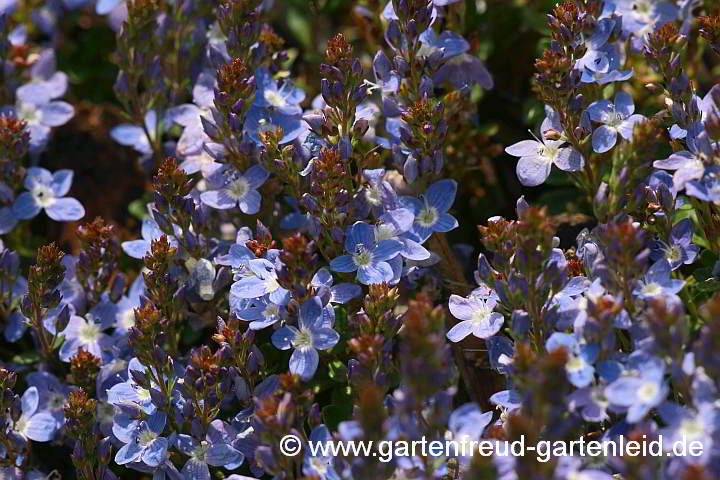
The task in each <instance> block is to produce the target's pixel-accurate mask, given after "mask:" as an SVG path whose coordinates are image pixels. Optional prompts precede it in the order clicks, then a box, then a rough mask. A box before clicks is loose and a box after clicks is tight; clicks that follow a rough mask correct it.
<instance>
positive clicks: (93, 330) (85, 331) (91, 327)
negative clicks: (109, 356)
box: [60, 315, 113, 362]
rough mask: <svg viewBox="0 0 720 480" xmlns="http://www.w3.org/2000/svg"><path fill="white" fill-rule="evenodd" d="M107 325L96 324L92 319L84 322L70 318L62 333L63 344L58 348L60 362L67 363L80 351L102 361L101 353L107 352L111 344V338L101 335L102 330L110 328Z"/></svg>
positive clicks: (77, 317)
mask: <svg viewBox="0 0 720 480" xmlns="http://www.w3.org/2000/svg"><path fill="white" fill-rule="evenodd" d="M107 323H108V322H107V321H106V322H105V323H104V324H103V323H96V322H95V321H94V320H92V319H91V320H85V319H84V318H83V317H79V316H77V315H73V316H72V317H70V322H69V323H68V325H67V327H66V328H65V330H63V331H62V335H63V336H64V337H65V342H64V343H63V344H62V347H60V360H62V361H63V362H69V361H70V357H72V356H73V355H75V354H76V353H77V352H78V350H80V349H83V350H85V351H87V352H89V353H92V354H93V355H95V356H96V357H98V358H101V359H102V358H103V356H104V355H103V352H104V351H106V350H109V349H110V347H112V344H113V341H112V338H111V337H110V336H109V335H107V334H105V333H103V330H104V329H105V328H108V327H109V326H110V325H108V324H107Z"/></svg>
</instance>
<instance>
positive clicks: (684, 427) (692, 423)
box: [680, 418, 705, 439]
mask: <svg viewBox="0 0 720 480" xmlns="http://www.w3.org/2000/svg"><path fill="white" fill-rule="evenodd" d="M680 431H681V432H682V433H683V436H684V437H685V438H688V439H698V438H702V437H703V436H705V425H703V423H702V422H701V421H700V420H698V419H697V418H686V419H685V420H683V421H682V422H681V423H680Z"/></svg>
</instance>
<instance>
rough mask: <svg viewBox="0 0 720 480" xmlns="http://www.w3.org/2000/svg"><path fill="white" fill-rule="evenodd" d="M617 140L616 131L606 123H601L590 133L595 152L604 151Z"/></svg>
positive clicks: (611, 146)
mask: <svg viewBox="0 0 720 480" xmlns="http://www.w3.org/2000/svg"><path fill="white" fill-rule="evenodd" d="M616 142H617V131H616V130H615V129H614V128H611V127H608V126H607V125H601V126H599V127H598V128H596V129H595V131H594V132H593V135H592V145H593V150H595V151H596V152H597V153H605V152H607V151H608V150H610V149H611V148H613V147H614V146H615V143H616Z"/></svg>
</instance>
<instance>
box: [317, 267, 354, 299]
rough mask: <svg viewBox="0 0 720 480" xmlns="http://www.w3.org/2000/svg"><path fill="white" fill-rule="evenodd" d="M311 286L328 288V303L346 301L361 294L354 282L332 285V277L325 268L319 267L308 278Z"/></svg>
mask: <svg viewBox="0 0 720 480" xmlns="http://www.w3.org/2000/svg"><path fill="white" fill-rule="evenodd" d="M310 285H311V286H313V287H325V288H328V289H329V290H330V298H329V300H328V302H330V303H340V304H343V303H347V302H349V301H350V300H352V299H353V298H357V297H359V296H360V295H362V288H361V287H360V286H359V285H356V284H354V283H338V284H336V285H333V277H332V275H331V274H330V272H328V271H327V269H325V268H321V269H319V270H318V271H317V272H315V275H313V278H312V280H310Z"/></svg>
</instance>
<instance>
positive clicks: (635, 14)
mask: <svg viewBox="0 0 720 480" xmlns="http://www.w3.org/2000/svg"><path fill="white" fill-rule="evenodd" d="M613 3H615V5H616V13H618V14H620V15H622V29H623V32H625V34H626V35H628V36H632V43H633V46H634V48H635V49H638V50H639V49H640V48H642V46H643V45H644V44H645V41H646V37H647V34H649V33H651V32H652V31H653V29H654V28H655V26H659V25H664V24H666V23H668V22H673V21H675V20H677V18H678V14H679V13H680V9H679V7H678V6H677V5H675V4H673V3H671V2H665V1H657V0H626V1H617V0H615V1H614V2H613Z"/></svg>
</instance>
